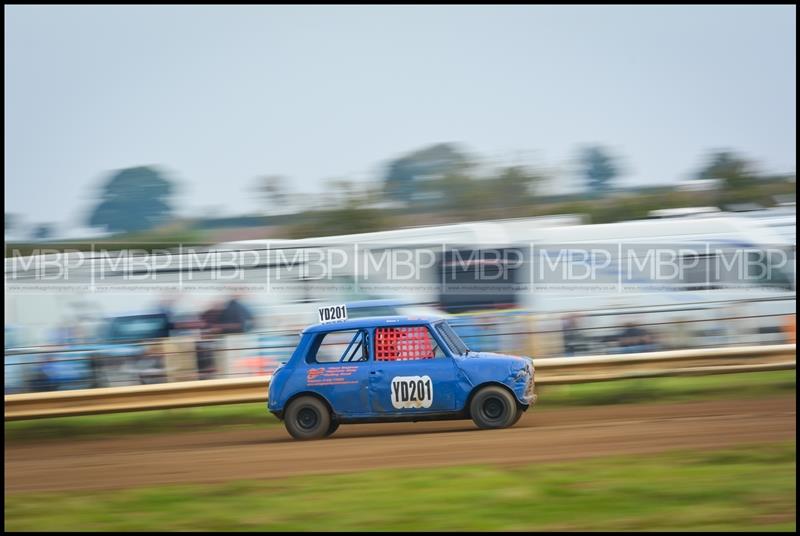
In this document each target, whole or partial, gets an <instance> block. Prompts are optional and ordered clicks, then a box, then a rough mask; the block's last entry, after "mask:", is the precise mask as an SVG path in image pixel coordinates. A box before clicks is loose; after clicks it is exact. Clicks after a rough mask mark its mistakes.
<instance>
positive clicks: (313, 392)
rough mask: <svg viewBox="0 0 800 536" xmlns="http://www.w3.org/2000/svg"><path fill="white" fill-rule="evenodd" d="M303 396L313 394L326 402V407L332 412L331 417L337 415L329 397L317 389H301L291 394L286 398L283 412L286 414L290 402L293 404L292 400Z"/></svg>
mask: <svg viewBox="0 0 800 536" xmlns="http://www.w3.org/2000/svg"><path fill="white" fill-rule="evenodd" d="M302 396H312V397H314V398H316V399H318V400H319V401H320V402H322V403H323V404H325V407H327V408H328V412H329V413H330V414H331V419H333V418H336V417H337V415H336V412H335V411H334V410H333V405H332V404H331V403H330V401H329V400H328V399H327V398H325V397H324V396H322V395H321V394H319V393H317V392H315V391H300V392H298V393H295V394H293V395H292V396H290V397H289V398H288V399H287V400H286V403H285V404H284V405H283V411H282V414H283V415H285V414H286V409H287V408H288V407H289V404H291V403H292V402H294V401H295V400H297V399H298V398H300V397H302Z"/></svg>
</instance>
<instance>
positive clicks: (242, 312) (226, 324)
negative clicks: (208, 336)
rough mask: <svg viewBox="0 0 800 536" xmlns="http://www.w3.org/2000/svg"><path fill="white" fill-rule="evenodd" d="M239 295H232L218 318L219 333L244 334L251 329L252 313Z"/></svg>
mask: <svg viewBox="0 0 800 536" xmlns="http://www.w3.org/2000/svg"><path fill="white" fill-rule="evenodd" d="M241 298H242V296H241V295H240V294H234V295H233V296H232V297H231V299H230V301H228V303H227V305H226V306H225V307H224V308H223V309H222V311H221V312H220V314H219V317H218V323H217V329H218V330H219V331H218V332H219V333H246V332H248V331H250V330H251V329H252V327H253V313H251V312H250V309H248V308H247V307H246V306H245V305H244V304H243V303H242V301H241Z"/></svg>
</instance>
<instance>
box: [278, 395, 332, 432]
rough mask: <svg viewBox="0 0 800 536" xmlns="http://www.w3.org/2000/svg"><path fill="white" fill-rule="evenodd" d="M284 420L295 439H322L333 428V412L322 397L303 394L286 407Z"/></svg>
mask: <svg viewBox="0 0 800 536" xmlns="http://www.w3.org/2000/svg"><path fill="white" fill-rule="evenodd" d="M284 422H285V424H286V430H287V431H288V432H289V434H290V435H291V436H292V437H293V438H295V439H320V438H323V437H325V436H326V435H328V431H329V430H330V428H331V413H330V411H328V407H327V406H326V405H325V404H324V403H323V402H322V401H321V400H320V399H318V398H315V397H313V396H301V397H300V398H297V399H296V400H293V401H292V402H291V403H290V404H289V407H288V408H286V413H285V415H284Z"/></svg>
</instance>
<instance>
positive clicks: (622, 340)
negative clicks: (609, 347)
mask: <svg viewBox="0 0 800 536" xmlns="http://www.w3.org/2000/svg"><path fill="white" fill-rule="evenodd" d="M617 346H618V347H619V348H620V349H621V351H622V353H626V354H627V353H636V352H652V351H653V350H654V349H655V345H654V344H653V337H652V336H651V335H650V333H648V332H647V331H646V330H645V329H643V328H641V327H639V326H638V325H636V323H635V322H626V323H625V327H624V329H623V330H622V332H621V333H620V334H619V335H618V337H617Z"/></svg>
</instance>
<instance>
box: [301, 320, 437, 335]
mask: <svg viewBox="0 0 800 536" xmlns="http://www.w3.org/2000/svg"><path fill="white" fill-rule="evenodd" d="M439 320H444V318H443V317H438V316H369V317H365V318H353V319H351V320H343V321H341V322H329V323H325V324H314V325H313V326H309V327H307V328H306V329H304V330H303V333H320V332H325V331H340V330H346V329H364V328H374V327H395V326H411V325H419V324H430V323H432V322H436V321H439Z"/></svg>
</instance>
